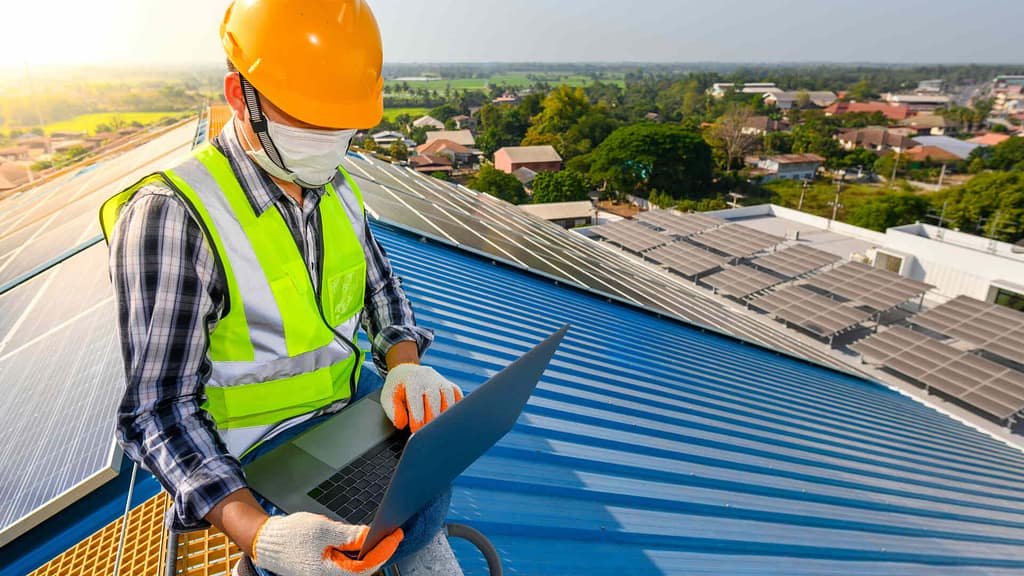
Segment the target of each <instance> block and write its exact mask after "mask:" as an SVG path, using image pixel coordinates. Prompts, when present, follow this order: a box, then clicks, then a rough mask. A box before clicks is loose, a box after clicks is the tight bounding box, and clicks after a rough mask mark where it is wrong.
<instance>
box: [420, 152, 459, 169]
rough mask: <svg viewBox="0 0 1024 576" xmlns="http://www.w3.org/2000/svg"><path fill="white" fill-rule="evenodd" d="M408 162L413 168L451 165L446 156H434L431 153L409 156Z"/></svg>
mask: <svg viewBox="0 0 1024 576" xmlns="http://www.w3.org/2000/svg"><path fill="white" fill-rule="evenodd" d="M409 164H410V165H412V166H413V167H414V168H425V167H427V166H449V167H450V166H451V165H452V161H451V160H450V159H448V158H447V157H446V156H435V155H433V154H420V155H418V156H410V157H409Z"/></svg>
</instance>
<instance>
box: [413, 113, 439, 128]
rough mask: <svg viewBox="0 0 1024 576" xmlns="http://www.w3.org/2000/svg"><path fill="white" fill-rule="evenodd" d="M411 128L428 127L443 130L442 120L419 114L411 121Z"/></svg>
mask: <svg viewBox="0 0 1024 576" xmlns="http://www.w3.org/2000/svg"><path fill="white" fill-rule="evenodd" d="M412 126H413V128H429V129H432V130H444V122H441V121H440V120H438V119H437V118H434V117H433V116H420V117H419V118H417V119H416V120H413V122H412Z"/></svg>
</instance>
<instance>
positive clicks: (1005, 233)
mask: <svg viewBox="0 0 1024 576" xmlns="http://www.w3.org/2000/svg"><path fill="white" fill-rule="evenodd" d="M932 203H933V206H935V207H936V208H939V207H941V206H942V205H943V204H945V205H946V219H947V221H948V222H949V225H950V226H951V227H955V228H959V229H961V230H964V231H967V232H973V233H975V234H979V235H982V236H987V237H993V238H996V239H998V240H1003V241H1006V242H1015V241H1017V240H1019V239H1021V238H1022V237H1024V229H1022V223H1024V171H1013V172H986V173H984V174H978V175H977V176H975V177H974V178H971V179H970V180H968V181H967V182H966V183H965V184H963V185H962V186H957V187H955V188H949V189H946V190H943V191H941V192H938V193H936V194H935V195H934V196H933V198H932Z"/></svg>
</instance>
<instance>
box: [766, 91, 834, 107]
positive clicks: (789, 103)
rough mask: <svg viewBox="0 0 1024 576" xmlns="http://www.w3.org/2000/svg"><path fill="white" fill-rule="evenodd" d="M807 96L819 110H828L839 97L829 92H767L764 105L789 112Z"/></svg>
mask: <svg viewBox="0 0 1024 576" xmlns="http://www.w3.org/2000/svg"><path fill="white" fill-rule="evenodd" d="M804 94H806V95H807V97H808V98H809V100H810V103H811V104H813V105H814V106H817V107H818V108H827V107H828V106H831V105H832V104H834V103H835V101H836V99H837V98H838V96H836V94H835V92H828V91H817V90H815V91H807V90H799V91H790V92H767V93H765V95H764V103H765V104H766V105H768V106H775V107H776V108H778V109H779V110H789V109H790V108H793V107H794V106H796V103H797V102H798V101H799V100H800V98H802V97H803V95H804Z"/></svg>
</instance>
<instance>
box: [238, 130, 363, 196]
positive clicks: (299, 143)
mask: <svg viewBox="0 0 1024 576" xmlns="http://www.w3.org/2000/svg"><path fill="white" fill-rule="evenodd" d="M267 133H268V134H269V135H270V139H271V140H272V141H273V142H274V146H275V147H276V148H277V152H278V154H280V155H281V160H282V161H283V162H284V165H285V166H287V167H288V169H287V170H285V169H283V168H281V167H280V166H278V165H277V164H274V162H273V161H272V160H271V159H270V156H268V155H267V153H266V151H264V150H263V148H262V147H259V150H247V151H246V153H247V154H248V155H249V157H250V158H252V159H253V161H254V162H256V164H258V165H259V166H260V168H263V169H264V170H266V171H267V172H268V173H270V175H271V176H274V177H277V178H280V179H281V180H284V181H286V182H294V183H295V184H298V185H299V186H302V187H303V188H319V187H321V186H323V185H324V184H327V183H328V182H330V181H331V179H332V178H334V175H335V174H337V173H338V165H339V164H341V161H342V160H343V159H344V158H345V154H347V153H348V146H349V143H350V142H351V141H352V137H353V136H355V135H356V131H355V130H314V129H310V128H296V127H294V126H288V125H285V124H279V123H277V122H274V121H273V120H270V119H269V118H268V119H267ZM246 139H248V136H247V137H246ZM254 148H255V146H254Z"/></svg>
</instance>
